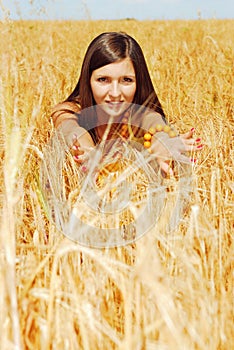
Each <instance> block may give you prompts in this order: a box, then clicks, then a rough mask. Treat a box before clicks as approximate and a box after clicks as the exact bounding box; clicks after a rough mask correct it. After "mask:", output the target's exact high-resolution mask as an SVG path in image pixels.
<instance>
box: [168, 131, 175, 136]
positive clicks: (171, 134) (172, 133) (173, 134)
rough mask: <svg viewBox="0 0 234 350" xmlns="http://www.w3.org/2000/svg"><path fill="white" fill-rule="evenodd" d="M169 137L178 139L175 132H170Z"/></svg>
mask: <svg viewBox="0 0 234 350" xmlns="http://www.w3.org/2000/svg"><path fill="white" fill-rule="evenodd" d="M168 135H169V137H176V132H175V131H174V130H170V131H169V133H168Z"/></svg>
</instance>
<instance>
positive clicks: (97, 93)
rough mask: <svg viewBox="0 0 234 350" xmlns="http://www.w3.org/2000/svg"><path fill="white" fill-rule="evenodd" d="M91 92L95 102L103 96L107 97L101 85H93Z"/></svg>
mask: <svg viewBox="0 0 234 350" xmlns="http://www.w3.org/2000/svg"><path fill="white" fill-rule="evenodd" d="M91 90H92V94H93V98H94V99H95V101H96V100H97V99H98V100H99V99H101V98H102V97H103V96H105V93H106V92H105V89H104V88H103V87H101V86H100V85H98V86H97V85H96V84H91ZM96 102H97V101H96Z"/></svg>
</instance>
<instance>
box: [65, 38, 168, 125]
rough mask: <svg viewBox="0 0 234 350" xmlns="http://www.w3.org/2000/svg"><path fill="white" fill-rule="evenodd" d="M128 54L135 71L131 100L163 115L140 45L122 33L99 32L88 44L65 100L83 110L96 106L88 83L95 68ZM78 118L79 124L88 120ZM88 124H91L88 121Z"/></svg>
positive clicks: (125, 56) (85, 123)
mask: <svg viewBox="0 0 234 350" xmlns="http://www.w3.org/2000/svg"><path fill="white" fill-rule="evenodd" d="M127 57H129V58H130V59H131V61H132V63H133V67H134V70H135V74H136V93H135V96H134V100H133V103H134V104H137V105H141V106H142V105H145V106H146V107H149V108H150V109H153V110H154V111H156V112H158V113H159V114H161V116H162V117H163V119H164V120H165V114H164V112H163V109H162V107H161V104H160V102H159V100H158V97H157V95H156V92H155V90H154V87H153V84H152V81H151V78H150V75H149V71H148V68H147V65H146V61H145V58H144V55H143V52H142V49H141V47H140V45H139V44H138V43H137V41H136V40H135V39H133V38H132V37H131V36H129V35H128V34H126V33H123V32H106V33H102V34H100V35H98V36H97V37H96V38H95V39H94V40H93V41H92V42H91V43H90V44H89V46H88V49H87V51H86V54H85V57H84V60H83V64H82V68H81V73H80V77H79V80H78V83H77V85H76V87H75V89H74V90H73V92H72V93H71V94H70V96H69V97H68V98H67V99H66V102H76V103H79V104H80V106H81V108H82V109H86V108H89V107H92V106H94V105H95V101H94V99H93V95H92V90H91V86H90V79H91V75H92V73H93V71H94V70H96V69H98V68H100V67H103V66H105V65H107V64H110V63H113V62H116V61H119V60H122V59H124V58H127ZM85 119H86V121H85V120H83V121H80V122H82V123H81V124H84V125H81V126H84V127H86V126H88V125H87V123H88V120H87V118H85ZM88 124H89V126H90V123H88Z"/></svg>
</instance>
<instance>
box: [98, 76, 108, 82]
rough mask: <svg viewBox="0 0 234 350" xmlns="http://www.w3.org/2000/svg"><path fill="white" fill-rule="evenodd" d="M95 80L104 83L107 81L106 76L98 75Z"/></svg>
mask: <svg viewBox="0 0 234 350" xmlns="http://www.w3.org/2000/svg"><path fill="white" fill-rule="evenodd" d="M97 81H99V82H100V83H105V82H107V78H106V77H100V78H98V79H97Z"/></svg>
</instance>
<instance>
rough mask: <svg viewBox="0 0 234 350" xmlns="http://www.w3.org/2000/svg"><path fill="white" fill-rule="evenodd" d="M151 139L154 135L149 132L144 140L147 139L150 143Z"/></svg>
mask: <svg viewBox="0 0 234 350" xmlns="http://www.w3.org/2000/svg"><path fill="white" fill-rule="evenodd" d="M151 138H152V135H151V134H150V133H149V132H147V133H146V134H145V135H144V139H145V140H146V141H150V140H151Z"/></svg>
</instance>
